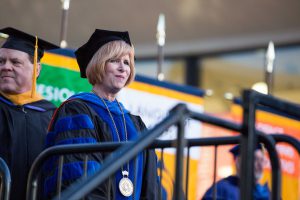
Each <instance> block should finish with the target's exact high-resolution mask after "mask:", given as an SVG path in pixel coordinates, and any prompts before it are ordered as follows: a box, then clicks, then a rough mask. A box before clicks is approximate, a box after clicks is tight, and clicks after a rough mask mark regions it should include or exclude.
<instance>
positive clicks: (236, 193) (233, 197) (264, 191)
mask: <svg viewBox="0 0 300 200" xmlns="http://www.w3.org/2000/svg"><path fill="white" fill-rule="evenodd" d="M215 187H216V199H217V200H223V199H224V200H239V199H240V188H239V177H237V176H228V177H226V178H224V179H221V180H220V181H218V182H217V183H216V184H215ZM213 191H214V187H213V186H211V187H210V188H209V189H208V190H207V191H206V193H205V194H204V196H203V197H202V200H212V199H213ZM253 198H254V199H255V200H269V199H270V191H269V188H268V185H267V184H264V185H260V184H256V185H255V187H254V193H253Z"/></svg>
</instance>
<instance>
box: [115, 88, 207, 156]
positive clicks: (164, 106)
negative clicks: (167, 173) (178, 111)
mask: <svg viewBox="0 0 300 200" xmlns="http://www.w3.org/2000/svg"><path fill="white" fill-rule="evenodd" d="M118 99H119V100H120V101H121V102H122V103H123V105H124V106H125V107H126V108H127V109H128V110H129V111H130V112H131V113H133V114H135V115H139V116H141V118H142V119H143V121H144V122H145V124H146V126H147V127H148V128H152V127H153V126H155V125H156V124H157V123H159V122H160V121H162V120H163V119H164V118H165V117H166V116H167V115H168V113H169V111H170V109H172V108H173V107H174V106H175V105H176V104H178V103H185V104H186V105H187V106H188V108H189V109H190V110H192V111H195V112H203V106H202V105H201V104H199V105H197V104H194V103H190V102H185V101H180V100H178V99H175V98H171V97H168V94H165V95H157V94H153V93H149V92H144V91H140V90H134V89H130V88H124V89H123V90H121V92H120V93H119V94H118ZM200 136H201V122H199V121H196V120H192V119H189V120H186V122H185V138H199V137H200ZM176 137H177V127H175V126H171V127H170V128H169V129H168V130H166V131H165V132H164V133H163V134H162V135H161V136H160V137H159V139H161V140H171V139H176ZM173 150H174V149H173ZM173 150H172V149H166V151H169V152H173V153H174V151H173ZM191 151H193V153H191V157H192V158H198V156H199V149H198V150H197V148H192V149H191Z"/></svg>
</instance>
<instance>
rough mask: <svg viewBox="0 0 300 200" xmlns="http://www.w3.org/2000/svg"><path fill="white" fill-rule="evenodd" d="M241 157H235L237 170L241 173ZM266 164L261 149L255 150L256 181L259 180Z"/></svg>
mask: <svg viewBox="0 0 300 200" xmlns="http://www.w3.org/2000/svg"><path fill="white" fill-rule="evenodd" d="M240 161H241V157H240V156H237V157H236V158H235V164H236V170H237V174H238V175H239V174H240V166H241V163H240ZM264 164H265V156H264V153H263V151H262V150H261V149H257V150H256V151H255V152H254V180H255V183H257V182H259V180H260V179H261V178H262V175H263V169H264Z"/></svg>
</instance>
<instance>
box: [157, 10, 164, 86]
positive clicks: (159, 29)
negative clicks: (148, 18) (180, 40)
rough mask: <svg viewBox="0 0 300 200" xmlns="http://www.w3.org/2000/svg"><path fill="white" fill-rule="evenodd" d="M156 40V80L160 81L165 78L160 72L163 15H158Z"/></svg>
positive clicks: (162, 45)
mask: <svg viewBox="0 0 300 200" xmlns="http://www.w3.org/2000/svg"><path fill="white" fill-rule="evenodd" d="M156 39H157V45H158V58H157V79H158V80H160V81H162V80H164V78H165V77H164V74H163V72H162V66H163V62H164V51H163V47H164V45H165V39H166V31H165V16H164V15H163V14H160V15H159V18H158V23H157V35H156Z"/></svg>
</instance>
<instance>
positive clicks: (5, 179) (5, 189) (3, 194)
mask: <svg viewBox="0 0 300 200" xmlns="http://www.w3.org/2000/svg"><path fill="white" fill-rule="evenodd" d="M10 186H11V177H10V171H9V169H8V166H7V164H6V162H5V161H4V160H3V159H2V158H0V199H3V200H8V199H9V194H10Z"/></svg>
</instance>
